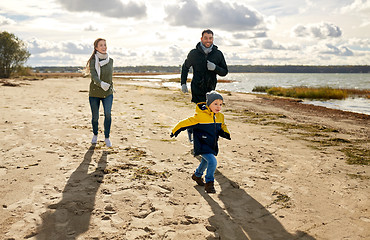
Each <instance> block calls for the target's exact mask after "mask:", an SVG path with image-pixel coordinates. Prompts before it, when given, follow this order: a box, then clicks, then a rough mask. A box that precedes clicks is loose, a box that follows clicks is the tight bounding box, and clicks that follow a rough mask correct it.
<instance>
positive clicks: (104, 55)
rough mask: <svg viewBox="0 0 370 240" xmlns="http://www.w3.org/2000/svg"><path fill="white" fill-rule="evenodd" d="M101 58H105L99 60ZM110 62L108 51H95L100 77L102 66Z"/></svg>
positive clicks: (96, 67) (96, 66)
mask: <svg viewBox="0 0 370 240" xmlns="http://www.w3.org/2000/svg"><path fill="white" fill-rule="evenodd" d="M99 59H103V60H101V61H99ZM108 63H109V56H108V53H100V52H96V53H95V70H96V72H97V73H98V77H99V79H100V67H102V66H104V65H105V64H108Z"/></svg>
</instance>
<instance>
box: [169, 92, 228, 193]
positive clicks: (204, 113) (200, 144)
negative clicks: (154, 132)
mask: <svg viewBox="0 0 370 240" xmlns="http://www.w3.org/2000/svg"><path fill="white" fill-rule="evenodd" d="M206 100H207V102H202V103H198V104H197V106H196V109H195V115H194V116H193V117H190V118H187V119H185V120H182V121H180V122H179V123H178V124H177V125H176V126H175V127H174V128H173V129H172V133H171V137H173V136H175V137H177V135H178V134H179V133H180V132H181V131H184V130H185V129H188V128H192V129H193V134H194V135H193V138H194V141H193V143H194V156H197V155H200V156H201V157H202V160H201V162H200V164H199V166H198V168H197V169H196V170H195V173H194V174H193V175H192V177H191V178H192V179H193V180H194V181H196V182H197V184H198V185H200V186H205V191H206V192H207V193H216V190H215V187H214V174H215V171H216V166H217V160H216V157H215V156H217V153H218V144H217V141H218V137H219V136H221V137H224V138H226V139H229V140H231V138H230V133H229V131H228V130H227V127H226V125H225V123H224V115H223V114H222V113H220V111H221V108H222V103H223V98H222V96H221V95H220V94H219V93H218V92H216V91H211V92H209V93H207V94H206ZM206 169H207V172H206V175H205V180H206V183H205V184H204V182H203V179H202V175H203V172H204V171H205V170H206Z"/></svg>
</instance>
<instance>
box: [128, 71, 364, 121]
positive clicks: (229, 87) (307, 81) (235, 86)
mask: <svg viewBox="0 0 370 240" xmlns="http://www.w3.org/2000/svg"><path fill="white" fill-rule="evenodd" d="M122 77H127V78H133V77H132V76H122ZM179 77H180V74H170V75H157V76H135V77H134V80H137V81H141V82H144V81H145V82H148V81H150V82H151V84H162V85H164V86H175V87H180V84H179V83H173V82H163V83H161V79H172V78H179ZM189 78H191V75H189ZM218 79H225V80H233V81H234V82H232V83H218V84H217V89H219V90H226V91H232V92H246V93H251V92H252V89H253V88H254V87H255V86H278V87H295V86H307V87H332V88H354V89H370V74H348V73H346V74H321V73H314V74H311V73H297V74H296V73H229V74H228V75H227V76H226V77H218ZM188 87H190V86H189V83H188ZM304 103H307V104H314V105H319V106H324V107H329V108H335V109H341V110H345V111H351V112H358V113H365V114H368V115H370V99H365V98H354V99H353V98H347V99H345V100H329V101H308V100H305V101H304Z"/></svg>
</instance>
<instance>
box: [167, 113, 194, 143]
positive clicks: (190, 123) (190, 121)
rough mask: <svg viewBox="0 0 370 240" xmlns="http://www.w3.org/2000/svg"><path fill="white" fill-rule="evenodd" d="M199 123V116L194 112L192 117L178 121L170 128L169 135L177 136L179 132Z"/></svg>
mask: <svg viewBox="0 0 370 240" xmlns="http://www.w3.org/2000/svg"><path fill="white" fill-rule="evenodd" d="M198 123H199V117H198V114H195V115H194V116H193V117H190V118H187V119H184V120H182V121H180V122H179V123H178V124H176V126H175V127H174V128H173V129H172V132H171V137H177V135H179V133H180V132H182V131H184V130H186V129H188V128H191V127H193V126H195V125H197V124H198Z"/></svg>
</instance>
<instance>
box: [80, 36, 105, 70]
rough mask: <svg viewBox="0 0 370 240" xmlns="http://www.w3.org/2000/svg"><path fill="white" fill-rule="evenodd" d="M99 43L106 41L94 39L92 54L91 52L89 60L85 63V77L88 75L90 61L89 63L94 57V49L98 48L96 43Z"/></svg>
mask: <svg viewBox="0 0 370 240" xmlns="http://www.w3.org/2000/svg"><path fill="white" fill-rule="evenodd" d="M100 41H106V40H105V39H104V38H98V39H96V40H95V41H94V50H93V52H92V54H91V56H90V58H89V60H88V61H87V63H86V67H85V69H84V75H85V76H88V75H90V61H91V59H92V58H94V57H95V53H96V48H97V47H98V43H99V42H100Z"/></svg>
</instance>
